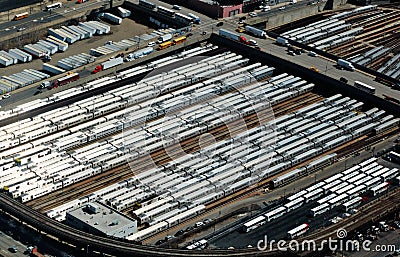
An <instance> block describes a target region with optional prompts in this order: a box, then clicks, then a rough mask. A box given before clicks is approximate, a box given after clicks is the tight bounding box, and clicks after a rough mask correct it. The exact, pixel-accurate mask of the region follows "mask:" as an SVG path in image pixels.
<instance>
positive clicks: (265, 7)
mask: <svg viewBox="0 0 400 257" xmlns="http://www.w3.org/2000/svg"><path fill="white" fill-rule="evenodd" d="M268 11H271V6H268V5H266V6H264V8H263V12H268Z"/></svg>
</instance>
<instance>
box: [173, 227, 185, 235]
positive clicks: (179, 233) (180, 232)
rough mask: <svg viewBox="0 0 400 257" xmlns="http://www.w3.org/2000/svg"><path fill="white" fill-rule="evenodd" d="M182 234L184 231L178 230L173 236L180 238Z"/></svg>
mask: <svg viewBox="0 0 400 257" xmlns="http://www.w3.org/2000/svg"><path fill="white" fill-rule="evenodd" d="M183 234H185V231H183V230H182V229H181V230H178V231H177V232H176V233H175V236H181V235H183Z"/></svg>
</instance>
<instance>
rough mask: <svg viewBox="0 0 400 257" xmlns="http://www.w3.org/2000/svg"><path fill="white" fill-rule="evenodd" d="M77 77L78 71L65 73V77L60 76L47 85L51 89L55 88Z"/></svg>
mask: <svg viewBox="0 0 400 257" xmlns="http://www.w3.org/2000/svg"><path fill="white" fill-rule="evenodd" d="M79 78H80V77H79V74H78V73H75V72H74V73H71V74H69V75H67V76H65V77H62V78H59V79H56V80H54V81H53V83H52V85H51V86H50V87H49V89H53V88H57V87H60V86H63V85H65V84H68V83H71V82H73V81H76V80H78V79H79Z"/></svg>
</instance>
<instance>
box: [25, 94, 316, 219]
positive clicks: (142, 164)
mask: <svg viewBox="0 0 400 257" xmlns="http://www.w3.org/2000/svg"><path fill="white" fill-rule="evenodd" d="M321 99H322V97H320V96H317V95H315V94H312V93H307V94H304V95H302V96H299V97H297V98H294V99H291V100H289V101H286V102H285V103H281V104H279V105H276V106H274V107H273V110H274V112H275V110H276V113H277V116H280V115H283V114H285V113H287V112H290V111H293V110H296V109H299V108H301V107H304V106H305V105H308V104H311V103H314V102H316V101H318V100H321ZM258 118H259V117H257V115H254V114H253V115H249V116H247V117H245V118H244V120H245V121H246V126H243V124H239V125H238V126H236V124H235V123H232V124H229V128H230V130H229V131H228V130H227V129H226V126H225V127H224V126H223V127H220V128H216V129H214V130H212V131H210V132H209V133H211V134H212V135H213V136H214V139H215V140H218V141H219V140H223V139H226V138H230V137H232V136H234V135H236V134H239V133H241V132H243V131H244V130H245V129H246V128H247V129H250V128H253V127H255V126H258V125H259V124H260V123H265V122H267V121H268V120H264V121H259V120H258ZM232 128H233V129H236V128H239V130H237V131H233V130H232ZM214 139H212V138H210V140H208V141H206V142H203V141H202V146H203V147H204V146H208V145H210V144H211V143H213V142H214ZM198 141H199V136H196V137H193V138H189V139H186V140H185V141H183V142H180V147H181V148H182V150H183V151H184V152H185V153H193V152H195V151H198V150H199V149H200V146H199V145H198V144H197V143H198ZM174 148H176V146H172V147H169V148H167V149H166V150H164V149H163V150H160V151H157V152H153V153H152V154H151V159H149V157H144V158H140V159H139V160H137V161H135V163H134V164H133V165H134V168H135V170H136V171H137V173H140V172H142V171H144V170H146V168H149V166H150V168H153V167H154V166H151V165H152V164H153V163H156V164H157V165H158V166H160V165H163V164H165V163H167V162H169V161H171V156H169V155H168V154H171V153H174V152H175V150H174ZM179 152H180V151H179ZM167 153H168V154H167ZM180 156H182V154H181V155H179V156H173V157H175V158H177V157H180ZM132 176H133V172H132V170H131V169H130V166H128V165H124V166H122V167H118V168H115V169H112V170H110V171H107V172H105V173H102V174H99V175H97V176H95V177H93V178H90V179H88V180H84V181H81V182H79V183H77V184H74V185H71V186H70V187H67V188H66V189H63V190H62V191H61V192H54V193H51V194H49V195H47V196H43V197H41V198H38V199H35V200H32V201H30V202H28V203H27V205H28V206H31V207H32V208H34V209H35V210H39V211H40V212H46V211H48V210H49V209H52V208H54V207H56V206H58V205H60V203H61V202H65V201H68V200H71V199H79V198H80V197H83V196H84V195H88V194H90V193H92V192H94V191H96V190H98V189H100V188H102V187H104V186H106V185H109V184H111V183H116V182H119V181H122V180H125V179H128V178H130V177H132Z"/></svg>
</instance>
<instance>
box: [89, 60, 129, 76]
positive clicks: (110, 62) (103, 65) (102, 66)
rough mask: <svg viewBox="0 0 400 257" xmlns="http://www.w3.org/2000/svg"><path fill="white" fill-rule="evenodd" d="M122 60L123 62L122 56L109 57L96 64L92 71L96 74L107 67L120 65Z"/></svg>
mask: <svg viewBox="0 0 400 257" xmlns="http://www.w3.org/2000/svg"><path fill="white" fill-rule="evenodd" d="M123 62H124V59H123V58H122V57H117V58H111V59H110V60H108V61H106V62H103V63H101V64H100V65H98V66H96V68H95V69H94V70H93V73H94V74H96V73H97V72H99V71H102V70H107V69H109V68H112V67H115V66H117V65H120V64H122V63H123Z"/></svg>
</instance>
